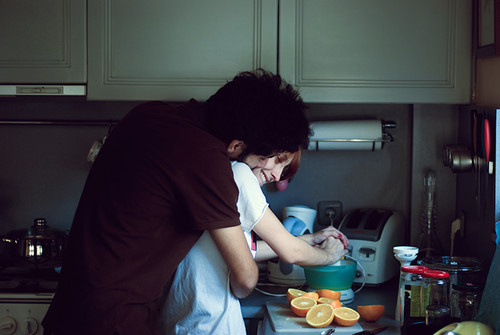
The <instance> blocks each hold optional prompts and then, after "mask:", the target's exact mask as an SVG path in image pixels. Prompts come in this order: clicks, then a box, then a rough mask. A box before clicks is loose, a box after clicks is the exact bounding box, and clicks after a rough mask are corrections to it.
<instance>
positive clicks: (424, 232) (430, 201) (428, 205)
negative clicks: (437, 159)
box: [418, 170, 443, 258]
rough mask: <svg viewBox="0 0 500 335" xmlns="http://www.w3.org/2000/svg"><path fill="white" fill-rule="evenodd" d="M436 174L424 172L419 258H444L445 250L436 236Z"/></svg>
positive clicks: (429, 171) (430, 171) (428, 171)
mask: <svg viewBox="0 0 500 335" xmlns="http://www.w3.org/2000/svg"><path fill="white" fill-rule="evenodd" d="M435 191H436V173H435V172H434V171H433V170H427V171H425V172H424V191H423V203H422V214H421V217H420V228H421V232H420V238H419V245H418V248H419V258H428V257H432V256H442V255H443V252H442V251H443V249H442V247H441V242H440V241H439V238H438V237H437V234H436V224H437V222H436V199H435V193H436V192H435Z"/></svg>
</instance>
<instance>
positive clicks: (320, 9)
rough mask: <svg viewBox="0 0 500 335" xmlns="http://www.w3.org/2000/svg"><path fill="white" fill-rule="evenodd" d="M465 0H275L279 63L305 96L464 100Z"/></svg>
mask: <svg viewBox="0 0 500 335" xmlns="http://www.w3.org/2000/svg"><path fill="white" fill-rule="evenodd" d="M471 3H472V1H470V0H439V1H437V0H418V1H415V0H377V1H366V0H349V1H345V0H314V1H305V0H281V2H280V42H279V43H280V45H279V70H280V73H281V74H282V75H283V77H284V78H285V79H287V80H288V81H289V82H291V83H293V84H294V85H295V86H296V87H297V88H298V89H299V90H300V91H301V95H302V97H303V98H304V100H305V101H307V102H364V103H370V102H374V103H378V102H384V103H393V102H394V103H469V102H470V96H471V92H470V87H471V20H472V8H471Z"/></svg>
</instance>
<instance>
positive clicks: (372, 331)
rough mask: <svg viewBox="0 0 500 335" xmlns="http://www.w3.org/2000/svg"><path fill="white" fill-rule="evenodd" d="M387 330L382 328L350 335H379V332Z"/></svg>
mask: <svg viewBox="0 0 500 335" xmlns="http://www.w3.org/2000/svg"><path fill="white" fill-rule="evenodd" d="M387 328H389V327H382V328H377V329H374V330H363V331H362V332H358V333H354V334H352V335H374V334H378V333H380V332H381V331H384V330H386V329H387Z"/></svg>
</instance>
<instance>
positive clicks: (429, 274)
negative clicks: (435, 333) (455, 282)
mask: <svg viewBox="0 0 500 335" xmlns="http://www.w3.org/2000/svg"><path fill="white" fill-rule="evenodd" d="M420 294H421V295H420V297H421V299H420V301H421V303H422V306H423V307H424V308H425V324H426V325H427V326H429V325H434V324H438V323H446V322H447V321H448V320H449V319H450V302H449V295H450V274H449V273H448V272H446V271H439V270H426V271H424V272H423V273H422V289H421V291H420Z"/></svg>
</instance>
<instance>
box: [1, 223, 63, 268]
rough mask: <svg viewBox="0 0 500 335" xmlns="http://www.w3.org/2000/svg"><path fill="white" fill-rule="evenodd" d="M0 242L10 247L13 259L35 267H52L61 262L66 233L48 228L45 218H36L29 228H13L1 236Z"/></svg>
mask: <svg viewBox="0 0 500 335" xmlns="http://www.w3.org/2000/svg"><path fill="white" fill-rule="evenodd" d="M1 243H2V244H8V245H10V246H11V247H12V252H13V258H14V259H20V260H22V261H25V262H26V263H27V264H28V265H33V266H35V267H40V266H44V267H52V268H53V267H56V266H59V265H61V263H62V258H63V253H64V251H65V248H66V243H67V235H66V233H65V232H63V231H61V230H58V229H52V228H50V227H49V225H48V224H47V220H46V219H44V218H37V219H35V220H34V221H33V225H32V226H31V228H30V229H20V230H14V231H11V232H9V233H7V234H6V235H4V236H1Z"/></svg>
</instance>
